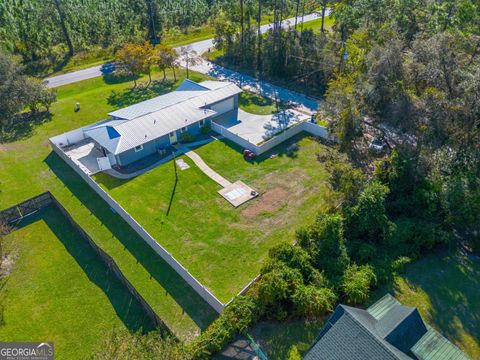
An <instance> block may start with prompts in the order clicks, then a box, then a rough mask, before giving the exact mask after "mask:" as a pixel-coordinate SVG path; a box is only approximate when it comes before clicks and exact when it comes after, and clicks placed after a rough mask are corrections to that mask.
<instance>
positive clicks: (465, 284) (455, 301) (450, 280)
mask: <svg viewBox="0 0 480 360" xmlns="http://www.w3.org/2000/svg"><path fill="white" fill-rule="evenodd" d="M387 291H388V292H390V293H391V294H392V295H394V296H395V297H396V298H397V299H398V300H399V301H400V302H402V303H403V304H405V305H407V306H414V307H417V308H418V310H419V311H420V314H421V315H422V317H423V319H424V320H425V321H426V322H428V323H429V324H430V325H431V326H433V327H434V328H435V329H436V330H438V331H439V332H440V333H441V334H442V335H443V336H445V337H446V338H447V339H449V340H450V341H452V342H453V343H454V344H456V345H457V346H458V347H459V348H460V349H462V350H463V351H464V352H465V353H466V354H467V355H469V356H470V357H471V358H472V359H479V358H480V261H479V260H478V258H468V257H466V256H465V255H462V254H459V253H451V252H445V251H442V252H439V253H436V254H432V255H429V256H427V257H425V258H424V259H422V260H420V261H418V262H416V263H414V264H412V265H410V266H408V268H407V271H406V272H405V274H403V275H398V276H396V277H395V279H394V282H393V285H392V286H389V287H386V288H382V289H380V290H379V291H378V292H377V296H376V298H375V299H373V300H374V301H376V300H378V298H380V297H382V296H383V295H385V293H386V292H387Z"/></svg>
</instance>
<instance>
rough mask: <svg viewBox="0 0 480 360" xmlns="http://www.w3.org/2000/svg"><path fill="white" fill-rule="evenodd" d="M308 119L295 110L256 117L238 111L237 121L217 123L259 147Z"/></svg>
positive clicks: (230, 119) (228, 119)
mask: <svg viewBox="0 0 480 360" xmlns="http://www.w3.org/2000/svg"><path fill="white" fill-rule="evenodd" d="M308 119H309V116H307V115H304V114H302V113H299V112H297V111H294V110H287V111H285V112H282V113H278V114H272V115H255V114H250V113H247V112H245V111H243V110H238V117H237V119H235V118H233V117H230V118H227V119H222V120H221V121H217V123H218V124H219V125H222V126H223V127H225V128H227V129H228V130H229V131H231V132H232V133H234V134H236V135H238V136H240V137H241V138H243V139H245V140H247V141H248V142H250V143H252V144H255V145H258V144H260V143H261V142H263V141H265V140H267V139H269V138H271V137H272V136H274V135H275V134H277V133H279V132H281V131H282V130H285V129H286V128H288V127H289V126H292V125H294V124H296V123H298V122H300V121H305V120H308Z"/></svg>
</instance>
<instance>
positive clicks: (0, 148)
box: [0, 144, 8, 152]
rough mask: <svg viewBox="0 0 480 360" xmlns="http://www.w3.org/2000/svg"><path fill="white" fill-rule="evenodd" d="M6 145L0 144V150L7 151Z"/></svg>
mask: <svg viewBox="0 0 480 360" xmlns="http://www.w3.org/2000/svg"><path fill="white" fill-rule="evenodd" d="M7 150H8V149H7V147H6V146H5V145H2V144H0V152H7Z"/></svg>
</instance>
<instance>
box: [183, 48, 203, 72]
mask: <svg viewBox="0 0 480 360" xmlns="http://www.w3.org/2000/svg"><path fill="white" fill-rule="evenodd" d="M180 57H181V59H182V61H183V63H184V64H185V68H186V69H187V79H188V78H189V68H190V66H194V65H196V64H197V63H198V61H199V60H198V58H197V52H196V51H195V50H193V48H192V45H187V46H182V47H181V48H180Z"/></svg>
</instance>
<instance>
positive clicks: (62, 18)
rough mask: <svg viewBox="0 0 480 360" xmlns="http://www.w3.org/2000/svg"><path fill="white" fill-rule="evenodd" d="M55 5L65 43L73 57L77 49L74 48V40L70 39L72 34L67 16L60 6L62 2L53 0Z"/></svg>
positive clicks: (69, 54)
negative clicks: (68, 26) (66, 20)
mask: <svg viewBox="0 0 480 360" xmlns="http://www.w3.org/2000/svg"><path fill="white" fill-rule="evenodd" d="M53 4H54V5H55V9H56V10H57V13H58V18H59V20H60V27H61V29H62V33H63V36H64V37H65V42H66V43H67V46H68V56H70V57H72V56H73V54H74V53H75V49H74V48H73V43H72V39H71V38H70V34H69V32H68V29H67V25H66V23H65V14H64V12H63V10H62V7H61V5H60V0H53Z"/></svg>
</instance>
